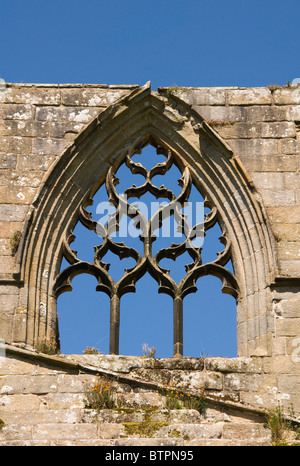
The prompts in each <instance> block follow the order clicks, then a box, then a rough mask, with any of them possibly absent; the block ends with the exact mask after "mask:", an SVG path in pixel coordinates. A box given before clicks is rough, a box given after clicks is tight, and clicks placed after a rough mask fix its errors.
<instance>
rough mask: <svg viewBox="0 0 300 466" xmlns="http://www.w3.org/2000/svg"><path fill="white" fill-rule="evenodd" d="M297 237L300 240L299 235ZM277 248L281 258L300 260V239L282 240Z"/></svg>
mask: <svg viewBox="0 0 300 466" xmlns="http://www.w3.org/2000/svg"><path fill="white" fill-rule="evenodd" d="M297 239H298V240H299V237H298V238H297ZM277 250H278V258H279V260H300V242H299V241H280V242H279V243H278V246H277ZM299 304H300V301H299Z"/></svg>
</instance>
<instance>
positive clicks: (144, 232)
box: [55, 146, 237, 356]
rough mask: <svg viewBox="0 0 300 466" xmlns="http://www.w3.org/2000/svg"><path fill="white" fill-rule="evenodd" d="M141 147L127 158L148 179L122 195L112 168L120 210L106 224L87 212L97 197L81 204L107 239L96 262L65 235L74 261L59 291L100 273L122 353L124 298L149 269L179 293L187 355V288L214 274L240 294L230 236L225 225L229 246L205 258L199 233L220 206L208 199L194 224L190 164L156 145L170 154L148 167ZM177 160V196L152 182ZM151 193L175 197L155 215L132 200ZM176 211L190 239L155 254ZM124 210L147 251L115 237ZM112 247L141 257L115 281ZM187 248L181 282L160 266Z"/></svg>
mask: <svg viewBox="0 0 300 466" xmlns="http://www.w3.org/2000/svg"><path fill="white" fill-rule="evenodd" d="M140 152H141V148H137V149H136V150H134V151H133V152H132V153H128V154H127V156H126V159H125V164H126V166H127V168H128V169H129V170H130V171H131V173H132V174H133V175H136V174H139V175H142V176H143V177H144V179H145V182H144V183H143V184H141V185H140V186H136V185H135V184H133V185H132V186H131V187H129V188H127V189H126V190H125V191H124V192H123V194H122V195H119V194H118V193H117V190H116V186H117V184H118V183H119V180H118V178H117V176H116V169H115V168H114V167H110V169H109V171H108V173H107V177H106V191H107V195H108V198H109V201H110V203H112V204H113V205H114V207H115V212H114V213H113V214H111V215H110V216H109V219H108V221H107V223H106V224H105V225H102V224H101V223H99V222H96V221H94V220H92V214H91V213H89V212H87V210H86V208H87V207H88V205H91V204H92V202H93V201H92V200H91V199H88V200H87V201H86V202H85V203H84V204H83V205H82V206H81V207H80V210H79V220H80V222H81V223H82V224H83V225H84V226H85V227H86V228H87V229H89V230H91V231H94V232H96V233H97V234H98V235H99V236H100V237H102V239H103V241H102V244H100V245H99V246H96V247H95V248H94V249H95V255H94V262H93V263H90V262H85V261H81V260H79V259H78V257H77V253H76V252H75V251H73V250H72V249H71V248H70V244H71V243H72V242H73V241H74V239H75V236H74V235H73V233H72V232H71V233H70V234H69V235H68V237H66V238H65V240H64V257H65V258H66V259H67V261H68V262H69V264H70V265H69V267H67V268H66V269H65V270H63V271H62V272H61V273H60V274H59V276H58V278H57V280H56V284H55V292H56V295H57V296H58V295H59V294H60V293H62V292H63V291H69V290H71V289H72V286H71V281H72V279H73V278H74V277H75V276H76V275H78V274H80V273H89V274H92V275H94V276H95V277H96V279H97V281H98V284H97V287H96V290H97V291H103V292H105V293H106V294H108V295H109V297H110V298H111V336H110V352H111V353H114V354H118V339H119V314H120V298H121V297H122V296H123V295H124V294H125V293H128V292H134V291H135V284H136V282H137V281H138V280H139V279H140V278H141V277H142V276H143V275H144V274H145V273H147V272H148V273H149V274H150V275H151V276H152V277H153V278H154V279H155V280H156V281H157V283H158V286H159V292H160V293H166V294H168V295H170V296H171V297H172V298H173V299H174V355H176V356H182V300H183V298H184V297H185V296H186V295H187V294H189V293H192V292H195V291H196V290H197V288H196V282H197V280H198V278H200V277H201V276H204V275H214V276H216V277H218V278H220V279H221V280H222V284H223V288H222V290H223V292H225V293H229V294H231V295H233V296H235V297H236V296H237V282H236V279H235V277H234V276H233V275H232V274H231V273H230V272H229V271H228V270H227V269H226V268H225V265H226V264H227V263H228V262H229V261H230V259H231V254H230V242H229V241H228V239H227V237H226V234H225V232H224V231H223V234H222V236H221V238H220V241H221V243H223V245H224V246H225V248H224V250H223V251H222V252H220V253H218V254H217V259H216V260H214V261H212V262H209V263H204V264H203V262H202V256H201V251H202V248H200V247H196V246H195V245H194V244H193V240H194V239H195V238H196V237H198V236H202V237H204V236H205V234H206V232H207V231H208V230H209V229H210V228H212V227H213V226H215V224H216V223H217V221H218V212H217V209H216V208H215V207H213V206H212V207H211V206H210V203H209V202H208V200H207V199H206V200H205V205H206V206H208V207H210V209H211V210H210V213H209V214H207V215H206V216H205V219H204V221H203V222H201V223H199V224H196V225H194V226H192V227H191V226H190V225H189V223H188V221H187V218H186V215H185V214H183V213H182V208H183V207H184V205H185V203H186V202H188V200H189V196H190V193H191V188H192V177H191V172H190V169H189V167H182V168H180V167H179V164H177V163H176V156H175V155H174V154H173V153H172V152H171V150H169V149H165V148H163V147H157V146H156V152H157V154H163V155H165V157H166V160H165V161H164V162H162V163H158V164H156V165H155V166H154V167H152V168H151V169H150V170H147V169H146V168H145V167H144V166H143V165H142V164H141V163H136V162H134V161H133V160H132V156H133V155H135V154H137V153H140ZM173 164H175V165H176V166H177V167H178V168H179V169H180V171H181V175H182V177H181V178H180V179H179V180H178V183H179V186H180V187H181V191H180V193H179V195H177V196H175V194H174V192H173V190H171V189H168V188H166V187H165V186H164V185H162V186H160V187H157V186H156V185H155V184H153V182H152V179H153V177H154V176H156V175H164V174H166V173H167V172H168V171H169V170H170V168H171V167H172V166H173ZM146 193H150V194H151V195H152V196H154V197H155V198H156V199H167V200H168V201H169V202H166V203H164V204H163V205H162V204H160V205H159V208H158V209H157V210H156V211H155V212H154V213H153V214H152V217H151V218H150V219H148V218H146V217H145V216H144V215H143V214H142V212H141V211H140V209H139V207H138V205H135V204H131V203H129V199H131V198H138V199H140V198H141V197H142V196H143V195H144V194H146ZM171 215H173V216H174V220H175V222H176V225H177V231H179V232H180V233H182V235H183V236H184V240H183V241H181V242H180V243H171V244H170V246H169V247H167V248H162V249H160V250H159V251H158V252H157V253H156V254H155V255H153V253H152V244H153V242H154V241H155V240H156V234H155V231H157V230H159V229H160V228H161V226H162V222H163V219H165V218H167V217H168V216H171ZM123 216H127V217H129V218H131V219H132V220H133V222H134V225H135V227H136V228H137V229H138V230H139V231H140V234H139V239H140V240H141V241H142V243H143V254H141V253H140V252H138V251H137V250H136V249H135V248H132V247H128V246H127V245H126V244H125V242H116V241H114V240H113V239H112V235H113V233H115V232H116V231H118V229H119V225H120V221H121V219H122V217H123ZM108 251H110V252H112V253H114V254H116V255H117V256H118V257H119V259H124V258H132V259H134V261H135V265H134V266H133V267H131V268H130V269H125V270H124V275H123V276H122V277H121V279H120V280H119V281H118V282H115V281H114V280H113V278H112V277H111V275H110V274H109V266H110V264H107V263H105V262H104V261H103V258H104V256H105V255H106V253H107V252H108ZM185 252H187V253H188V254H189V256H190V257H191V259H192V262H191V263H189V264H187V265H186V266H185V271H186V273H185V276H184V277H183V278H182V279H181V280H180V282H179V283H176V282H175V280H174V279H173V278H172V277H171V276H170V273H169V270H166V269H164V268H162V267H161V266H160V262H161V261H162V260H163V259H172V260H174V261H176V259H177V258H178V257H179V256H180V255H182V254H184V253H185ZM175 327H176V328H175Z"/></svg>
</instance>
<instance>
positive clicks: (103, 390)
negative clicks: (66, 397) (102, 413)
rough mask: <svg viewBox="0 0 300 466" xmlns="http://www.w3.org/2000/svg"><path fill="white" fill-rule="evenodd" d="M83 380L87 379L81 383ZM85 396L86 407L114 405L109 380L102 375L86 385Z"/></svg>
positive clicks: (109, 407) (109, 406)
mask: <svg viewBox="0 0 300 466" xmlns="http://www.w3.org/2000/svg"><path fill="white" fill-rule="evenodd" d="M85 382H87V381H86V380H85V381H84V382H83V383H85ZM85 397H86V398H85V407H86V408H88V409H96V410H100V409H113V408H114V407H115V400H114V397H113V391H112V385H111V382H110V381H109V380H108V378H107V377H106V376H104V375H103V376H102V377H99V380H98V381H96V382H93V383H92V384H91V385H86V387H85Z"/></svg>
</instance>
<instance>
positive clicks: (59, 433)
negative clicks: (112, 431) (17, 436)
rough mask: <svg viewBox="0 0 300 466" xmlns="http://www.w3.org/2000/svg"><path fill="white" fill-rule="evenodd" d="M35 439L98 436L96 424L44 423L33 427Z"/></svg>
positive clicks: (71, 438) (70, 438)
mask: <svg viewBox="0 0 300 466" xmlns="http://www.w3.org/2000/svg"><path fill="white" fill-rule="evenodd" d="M32 438H33V439H34V440H81V439H93V438H97V425H96V424H60V423H56V424H55V423H54V424H42V425H35V426H33V427H32Z"/></svg>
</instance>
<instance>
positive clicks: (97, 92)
mask: <svg viewBox="0 0 300 466" xmlns="http://www.w3.org/2000/svg"><path fill="white" fill-rule="evenodd" d="M61 93H62V104H63V105H66V106H71V107H76V106H78V107H85V106H86V107H103V108H105V107H108V106H109V105H112V104H113V103H114V102H116V100H118V99H121V98H122V97H124V96H125V95H126V94H128V90H127V89H105V88H104V89H103V88H100V89H97V88H86V89H80V88H78V89H62V90H61Z"/></svg>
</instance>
